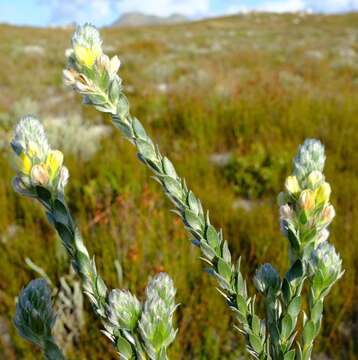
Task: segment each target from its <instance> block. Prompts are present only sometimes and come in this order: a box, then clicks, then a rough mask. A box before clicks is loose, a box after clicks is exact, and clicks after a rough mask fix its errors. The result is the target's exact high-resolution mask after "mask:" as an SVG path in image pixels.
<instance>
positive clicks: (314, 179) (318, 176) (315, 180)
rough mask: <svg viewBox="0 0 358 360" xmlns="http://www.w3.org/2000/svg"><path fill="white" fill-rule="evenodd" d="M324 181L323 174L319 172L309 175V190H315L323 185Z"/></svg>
mask: <svg viewBox="0 0 358 360" xmlns="http://www.w3.org/2000/svg"><path fill="white" fill-rule="evenodd" d="M323 180H324V177H323V174H322V173H321V172H320V171H318V170H314V171H312V172H311V173H310V174H309V175H308V178H307V185H308V186H309V188H311V189H315V188H316V187H317V186H318V185H320V184H321V183H322V181H323Z"/></svg>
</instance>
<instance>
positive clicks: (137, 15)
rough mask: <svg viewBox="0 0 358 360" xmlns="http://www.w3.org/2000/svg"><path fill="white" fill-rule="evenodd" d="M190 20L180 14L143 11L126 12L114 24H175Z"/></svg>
mask: <svg viewBox="0 0 358 360" xmlns="http://www.w3.org/2000/svg"><path fill="white" fill-rule="evenodd" d="M186 21H189V19H188V18H187V17H186V16H184V15H180V14H172V15H170V16H166V17H164V16H157V15H147V14H143V13H141V12H130V13H125V14H123V15H121V16H120V17H119V19H118V20H116V21H115V22H114V23H113V24H112V26H145V25H160V24H175V23H181V22H186Z"/></svg>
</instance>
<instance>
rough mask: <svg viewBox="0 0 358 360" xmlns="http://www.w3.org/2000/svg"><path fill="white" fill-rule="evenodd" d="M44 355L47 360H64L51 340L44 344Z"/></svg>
mask: <svg viewBox="0 0 358 360" xmlns="http://www.w3.org/2000/svg"><path fill="white" fill-rule="evenodd" d="M44 355H45V358H46V359H47V360H66V358H65V356H64V355H63V353H62V351H61V350H60V348H59V347H58V346H57V345H56V343H55V342H54V340H53V339H51V340H47V341H46V342H45V344H44Z"/></svg>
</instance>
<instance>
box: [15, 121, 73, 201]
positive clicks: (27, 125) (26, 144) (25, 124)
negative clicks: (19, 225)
mask: <svg viewBox="0 0 358 360" xmlns="http://www.w3.org/2000/svg"><path fill="white" fill-rule="evenodd" d="M11 146H12V148H13V150H14V152H15V154H16V161H15V164H16V170H17V175H16V177H15V178H14V181H13V183H14V188H15V190H16V191H18V192H19V193H21V194H24V195H28V196H36V187H38V186H40V187H44V188H47V189H48V190H49V191H50V192H51V193H57V192H63V190H64V187H65V186H66V184H67V180H68V176H69V175H68V170H67V168H66V167H65V166H63V154H62V152H61V151H59V150H52V149H51V148H50V146H49V144H48V141H47V138H46V135H45V131H44V129H43V127H42V125H41V123H40V122H39V121H38V120H37V119H36V118H34V117H31V116H25V117H23V118H22V119H21V120H20V122H19V124H18V125H17V126H16V128H15V133H14V137H13V140H12V141H11Z"/></svg>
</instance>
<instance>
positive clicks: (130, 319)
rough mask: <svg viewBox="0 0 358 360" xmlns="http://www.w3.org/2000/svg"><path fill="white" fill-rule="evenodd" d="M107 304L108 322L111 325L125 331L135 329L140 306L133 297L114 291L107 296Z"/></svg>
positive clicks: (129, 294) (123, 292)
mask: <svg viewBox="0 0 358 360" xmlns="http://www.w3.org/2000/svg"><path fill="white" fill-rule="evenodd" d="M108 302H109V320H110V322H111V323H112V324H113V325H115V326H117V327H120V328H122V329H127V330H132V329H134V328H135V327H136V325H137V322H138V319H139V317H140V313H141V308H142V306H141V304H140V302H139V300H138V299H137V298H136V297H135V296H134V295H132V294H131V293H130V292H129V291H123V290H118V289H115V290H112V291H111V293H110V294H109V297H108Z"/></svg>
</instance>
